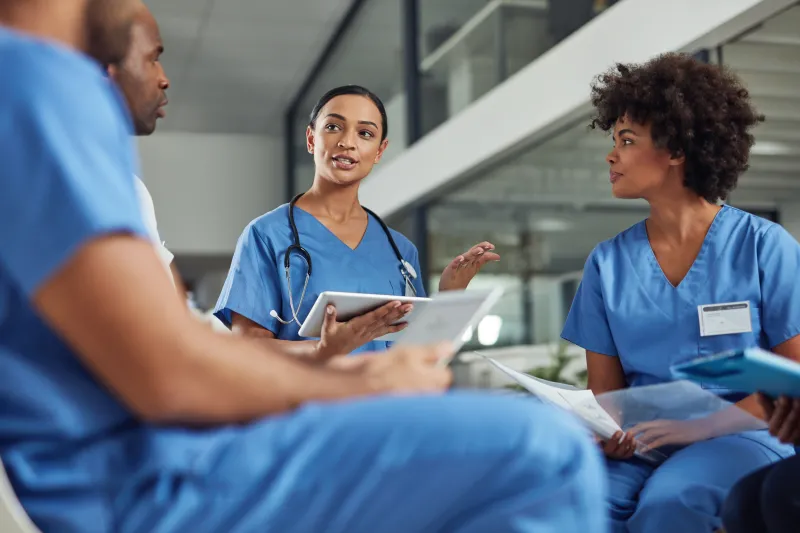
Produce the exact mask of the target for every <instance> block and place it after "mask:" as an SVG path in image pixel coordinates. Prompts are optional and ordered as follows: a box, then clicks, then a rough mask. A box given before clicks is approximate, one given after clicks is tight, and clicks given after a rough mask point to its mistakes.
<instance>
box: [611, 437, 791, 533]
mask: <svg viewBox="0 0 800 533" xmlns="http://www.w3.org/2000/svg"><path fill="white" fill-rule="evenodd" d="M793 453H794V452H793V450H792V448H791V447H790V446H784V445H781V444H780V443H778V441H777V440H776V439H774V438H772V437H770V436H769V434H768V433H767V431H766V430H764V431H750V432H745V433H739V434H736V435H728V436H725V437H719V438H716V439H712V440H708V441H703V442H697V443H695V444H691V445H689V446H686V447H684V448H681V449H679V450H677V451H675V452H674V453H672V454H671V455H669V457H668V459H667V460H666V461H664V463H662V464H661V465H660V466H658V467H654V466H652V465H650V464H648V463H645V462H643V461H640V460H638V459H635V458H634V459H632V460H629V461H614V460H609V461H607V465H608V471H609V481H610V487H609V491H610V507H611V531H612V532H613V533H676V532H680V533H710V532H712V531H715V530H717V529H718V528H719V527H721V525H722V520H721V518H720V514H721V509H722V505H723V503H724V502H725V498H726V497H727V495H728V492H729V491H730V489H731V488H732V487H733V486H734V484H735V483H736V482H737V481H738V480H739V479H741V478H742V477H744V476H746V475H747V474H749V473H751V472H753V471H755V470H758V469H759V468H762V467H764V466H767V465H769V464H772V463H774V462H776V461H779V460H780V459H782V458H783V457H787V456H791V455H792V454H793Z"/></svg>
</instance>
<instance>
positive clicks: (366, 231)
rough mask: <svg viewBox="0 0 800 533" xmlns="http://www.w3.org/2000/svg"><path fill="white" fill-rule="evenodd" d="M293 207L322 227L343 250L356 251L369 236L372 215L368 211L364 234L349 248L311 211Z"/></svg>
mask: <svg viewBox="0 0 800 533" xmlns="http://www.w3.org/2000/svg"><path fill="white" fill-rule="evenodd" d="M294 209H295V212H296V213H302V214H303V216H304V217H306V218H310V219H311V220H312V224H316V225H317V226H319V227H320V228H322V230H323V231H324V232H325V233H326V234H327V235H328V236H329V237H330V238H331V239H332V240H334V241H336V242H338V243H339V244H340V245H341V246H342V248H344V249H345V250H348V251H350V252H357V251H359V250H360V249H361V247H362V245H363V244H364V243H365V242H366V241H367V237H368V236H369V233H370V231H371V228H372V217H371V216H370V214H369V213H367V227H366V228H365V229H364V234H363V235H362V236H361V240H360V241H358V244H357V245H356V247H355V248H350V246H349V245H348V244H347V243H346V242H344V241H343V240H342V239H340V238H339V237H338V236H337V235H336V234H335V233H334V232H332V231H331V230H330V228H328V226H326V225H325V224H323V223H322V222H320V221H319V219H318V218H317V217H315V216H314V215H312V214H311V213H309V212H308V211H306V210H305V209H303V208H302V207H297V206H295V207H294Z"/></svg>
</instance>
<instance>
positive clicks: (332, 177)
mask: <svg viewBox="0 0 800 533" xmlns="http://www.w3.org/2000/svg"><path fill="white" fill-rule="evenodd" d="M327 177H328V181H330V182H331V183H334V184H336V185H339V186H341V187H348V186H350V185H355V184H356V183H360V182H361V181H362V180H363V179H364V178H366V177H367V176H366V175H362V174H360V173H359V174H355V173H354V171H350V172H342V171H334V172H331V173H330V174H329V175H328V176H327Z"/></svg>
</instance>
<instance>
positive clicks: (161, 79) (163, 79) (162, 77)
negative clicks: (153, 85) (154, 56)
mask: <svg viewBox="0 0 800 533" xmlns="http://www.w3.org/2000/svg"><path fill="white" fill-rule="evenodd" d="M159 65H160V63H159ZM158 86H159V88H160V89H161V90H162V91H166V90H167V89H169V78H168V77H167V73H166V72H165V71H164V67H161V72H159V76H158Z"/></svg>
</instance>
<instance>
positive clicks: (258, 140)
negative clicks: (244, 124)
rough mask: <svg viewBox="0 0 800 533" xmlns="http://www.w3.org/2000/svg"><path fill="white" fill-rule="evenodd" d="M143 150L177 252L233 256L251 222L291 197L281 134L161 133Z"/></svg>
mask: <svg viewBox="0 0 800 533" xmlns="http://www.w3.org/2000/svg"><path fill="white" fill-rule="evenodd" d="M139 150H140V157H141V167H142V170H141V172H142V176H141V177H142V179H143V180H144V182H145V184H147V187H148V189H149V190H150V194H151V195H152V196H153V202H154V203H155V207H156V214H157V217H158V225H159V232H160V233H161V238H162V239H164V240H165V241H166V243H167V247H168V248H169V249H170V250H171V251H172V252H173V253H175V254H178V255H179V254H191V255H219V254H230V253H232V252H233V250H234V247H235V246H236V239H237V238H238V237H239V234H240V233H241V232H242V230H243V229H244V227H245V226H246V225H247V223H248V222H250V221H251V220H252V219H253V218H255V217H257V216H259V215H261V214H263V213H265V212H267V211H269V210H270V209H272V208H274V207H275V206H277V205H279V204H281V203H283V201H284V200H285V192H284V191H285V174H284V161H283V160H284V156H283V153H284V152H283V150H284V148H283V143H282V140H281V139H280V138H278V137H267V136H259V135H230V134H227V135H217V134H194V133H173V132H162V133H158V132H157V133H155V134H154V135H151V136H150V137H145V138H141V139H140V141H139Z"/></svg>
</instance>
